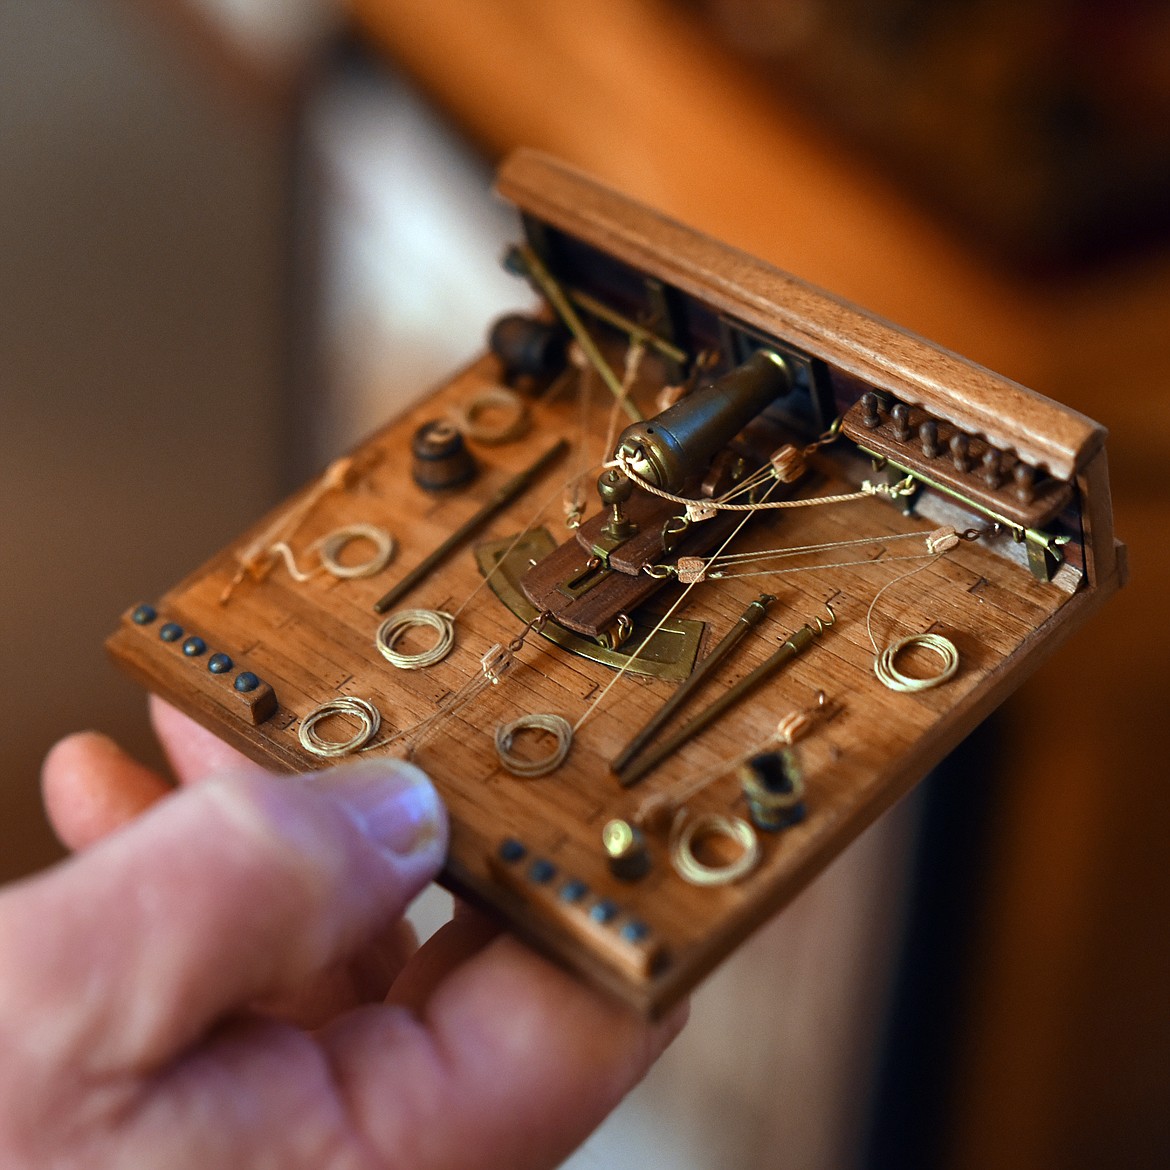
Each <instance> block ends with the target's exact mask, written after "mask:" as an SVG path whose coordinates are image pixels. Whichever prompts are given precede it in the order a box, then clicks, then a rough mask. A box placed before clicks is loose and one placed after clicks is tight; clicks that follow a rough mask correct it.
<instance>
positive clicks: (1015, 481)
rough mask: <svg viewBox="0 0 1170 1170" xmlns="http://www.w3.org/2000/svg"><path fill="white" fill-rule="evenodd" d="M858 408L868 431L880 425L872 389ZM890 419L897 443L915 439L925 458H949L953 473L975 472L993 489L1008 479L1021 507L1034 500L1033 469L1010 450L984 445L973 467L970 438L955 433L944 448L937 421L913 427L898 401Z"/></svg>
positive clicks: (880, 406)
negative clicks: (984, 448) (954, 471)
mask: <svg viewBox="0 0 1170 1170" xmlns="http://www.w3.org/2000/svg"><path fill="white" fill-rule="evenodd" d="M861 409H862V416H861V423H862V426H865V427H868V428H869V429H870V430H875V429H876V428H877V427H879V426H881V424H882V421H883V419H882V414H883V412H884V411H885V407H884V404H883V403H882V400H881V398H880V397H879V396H878V395H877V394H875V393H874V392H873V391H872V390H871V391H867V392H866V393H865V394H863V395H862V396H861ZM889 419H890V424H891V426H892V428H893V431H894V437H895V438H896V439H897V440H898V442H900V443H910V442H912V441H913V439H914V438H915V437H917V439H918V444H919V446H920V447H921V449H922V454H923V456H924V457H925V458H927V459H938V458H941V457H943V456H946V455H949V456H950V459H951V462H952V463H953V465H954V468H955V470H956V471H961V472H972V471H974V472H976V474H978V475H979V477H980V478H981V479H982V480H983V482H984V483H985V484H986V485H987V486H988V487H989V488H991V489H992V490H996V489H998V488H1000V487H1002V486H1003V483H1004V480H1005V479H1006V478H1007V477H1008V476H1010V477H1011V480H1012V490H1013V491H1014V493H1015V496H1016V499H1017V500H1019V501H1020V503H1021V504H1030V503H1031V502H1032V501H1033V499H1034V498H1035V495H1036V469H1035V468H1034V467H1033V466H1032V465H1031V464H1029V463H1024V462H1023V461H1022V460H1020V459H1018V458H1017V457H1016V456H1015V455H1014V454H1013V453H1012V452H1011V451H1000V450H998V449H997V448H995V447H993V446H991V445H990V444H987V449H986V450H985V451H984V452H983V455H982V456H981V458H980V459H979V460H978V468H976V466H975V465H976V460H975V459H974V458H973V457H972V455H971V438H970V436H969V435H966V434H964V433H963V432H962V431H958V430H957V431H955V433H954V434H953V435H951V437H950V439H949V441H948V442H947V443H946V445H945V447H944V445H943V443H942V442H941V440H940V436H939V428H938V422H937V420H936V419H933V418H928V419H926V420H925V421H923V422H921V423H919V425H918V427H917V428H914V427H912V426H911V424H910V407H909V406H907V405H906V404H905V403H904V402H897V403H895V404H894V405H893V406H892V407H890V409H889ZM915 429H917V436H915Z"/></svg>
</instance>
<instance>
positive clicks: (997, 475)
mask: <svg viewBox="0 0 1170 1170" xmlns="http://www.w3.org/2000/svg"><path fill="white" fill-rule="evenodd" d="M983 482H984V483H985V484H987V486H988V487H990V488H997V487H999V485H1000V484H1001V483H1002V482H1003V473H1002V472H1001V471H1000V467H999V452H998V451H997V450H996V449H995V448H994V447H988V448H987V450H986V451H984V452H983Z"/></svg>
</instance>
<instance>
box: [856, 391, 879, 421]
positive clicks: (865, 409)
mask: <svg viewBox="0 0 1170 1170" xmlns="http://www.w3.org/2000/svg"><path fill="white" fill-rule="evenodd" d="M861 409H862V415H861V425H862V426H863V427H868V428H869V429H870V430H871V431H872V430H873V429H874V428H875V427H878V426H881V421H882V416H881V415H880V414H878V396H877V395H876V394H875V393H874V392H873V391H872V390H867V391H866V392H865V393H864V394H863V395H862V396H861Z"/></svg>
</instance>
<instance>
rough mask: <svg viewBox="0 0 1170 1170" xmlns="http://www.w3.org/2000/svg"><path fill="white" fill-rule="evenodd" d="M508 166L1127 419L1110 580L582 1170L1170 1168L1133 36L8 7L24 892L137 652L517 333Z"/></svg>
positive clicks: (14, 676)
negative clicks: (128, 641)
mask: <svg viewBox="0 0 1170 1170" xmlns="http://www.w3.org/2000/svg"><path fill="white" fill-rule="evenodd" d="M520 144H524V145H529V146H536V147H539V148H543V149H546V150H549V151H551V152H553V153H555V154H558V155H560V156H561V157H563V158H565V159H567V160H568V161H570V162H573V163H575V164H577V165H579V166H581V167H583V168H585V169H587V170H589V171H592V172H593V173H595V174H597V175H598V176H600V177H602V178H604V179H606V180H608V181H610V182H611V183H612V184H613V185H615V186H617V187H619V188H620V189H622V190H624V191H626V192H628V193H630V194H632V195H634V196H636V197H639V198H641V199H643V200H644V201H646V202H648V203H650V204H652V205H654V206H657V207H659V208H661V209H662V210H664V211H666V212H667V213H669V214H671V215H673V216H675V217H676V218H679V219H681V220H683V221H685V222H687V223H690V224H692V225H694V226H696V227H698V228H700V229H702V230H704V231H707V232H709V233H710V234H712V235H715V236H717V237H720V238H722V239H725V240H727V241H728V242H730V243H733V244H736V245H738V246H740V247H742V248H744V249H746V250H748V251H750V252H753V253H755V254H757V255H759V256H761V257H763V258H765V259H767V260H769V261H771V262H773V263H775V264H777V265H779V266H780V267H783V268H785V269H788V270H790V271H792V272H794V273H796V274H797V275H799V276H801V277H803V278H805V279H807V280H810V281H812V282H814V283H816V284H819V285H822V286H824V287H826V288H828V289H830V290H831V291H833V292H836V293H838V294H840V295H842V296H845V297H847V298H849V299H851V300H854V301H857V302H858V303H860V304H862V305H863V306H865V307H867V308H869V309H872V310H874V311H876V312H878V313H880V314H882V315H884V316H886V317H889V318H891V319H892V320H894V321H896V322H897V323H899V324H900V325H903V326H905V327H906V328H909V329H912V330H914V331H916V332H918V333H921V334H924V335H925V336H927V337H930V338H931V339H933V340H935V341H938V342H940V343H942V344H943V345H946V346H948V347H950V348H953V349H955V350H958V351H959V352H961V353H963V354H965V355H967V356H969V357H971V358H973V359H975V360H977V361H980V362H982V363H984V364H985V365H988V366H990V367H992V368H993V369H995V370H997V371H999V372H1001V373H1004V374H1007V375H1009V376H1010V377H1013V378H1015V379H1017V380H1019V381H1021V382H1023V383H1025V384H1026V385H1029V386H1032V387H1033V388H1035V389H1037V390H1039V391H1041V392H1043V393H1046V394H1049V395H1051V396H1053V397H1055V398H1057V399H1059V400H1060V401H1062V402H1065V403H1067V404H1069V405H1071V406H1074V407H1076V408H1078V409H1081V410H1083V411H1085V412H1086V413H1088V414H1090V415H1092V416H1093V417H1095V418H1097V419H1099V420H1100V421H1101V422H1103V423H1104V424H1105V425H1106V426H1108V427H1109V428H1110V430H1111V439H1110V444H1109V449H1110V455H1111V461H1112V474H1113V488H1114V505H1115V512H1116V517H1115V520H1116V528H1117V532H1118V534H1119V536H1120V537H1121V538H1122V539H1123V540H1125V541H1126V542H1127V543H1128V545H1129V548H1130V564H1131V571H1132V579H1131V582H1130V584H1129V586H1128V588H1127V590H1126V591H1125V593H1123V594H1122V595H1121V596H1120V597H1119V598H1117V599H1116V600H1115V601H1114V602H1112V603H1111V604H1110V605H1109V606H1108V607H1107V608H1106V609H1105V610H1104V612H1102V613H1101V614H1100V615H1099V616H1098V617H1097V618H1096V619H1095V621H1094V622H1093V623H1092V624H1091V627H1090V628H1089V629H1087V630H1085V631H1083V632H1082V633H1080V634H1079V635H1077V636H1076V637H1075V638H1074V639H1073V640H1071V641H1070V642H1069V643H1068V644H1067V645H1066V646H1065V647H1064V648H1062V649H1061V650H1060V651H1059V652H1058V654H1057V655H1056V656H1055V658H1054V659H1053V660H1052V661H1051V662H1050V663H1049V664H1048V665H1047V666H1046V667H1045V668H1043V669H1042V670H1041V671H1040V673H1039V674H1038V675H1037V676H1036V677H1035V678H1034V679H1033V680H1032V681H1031V682H1030V683H1029V684H1028V685H1027V686H1026V687H1025V688H1024V689H1023V690H1022V691H1021V693H1020V694H1019V695H1018V696H1017V697H1016V698H1015V699H1013V701H1012V702H1011V703H1010V704H1009V705H1008V707H1007V708H1006V710H1005V711H1004V713H1003V714H1002V715H1001V716H999V717H997V719H996V720H995V721H994V725H993V726H990V727H985V728H984V729H982V730H981V731H980V732H979V733H977V735H976V736H975V737H973V739H972V741H971V742H969V743H968V744H967V745H966V747H965V748H964V750H963V751H961V752H960V753H958V754H957V755H956V757H955V758H953V759H952V760H951V761H949V762H948V764H947V765H945V766H944V767H943V768H942V769H940V770H939V772H938V773H937V774H936V775H935V776H933V777H932V778H931V779H930V780H929V781H928V782H927V783H926V784H925V785H924V786H923V787H922V788H921V789H920V790H919V791H918V793H917V794H916V795H915V796H914V797H913V798H911V799H910V800H909V801H906V802H903V804H902V805H901V806H899V807H898V808H896V809H895V810H894V811H893V812H892V813H891V814H889V815H887V816H886V817H885V818H884V819H883V820H882V821H881V822H879V823H878V824H877V825H876V826H874V828H873V829H871V830H870V831H869V832H868V833H867V834H866V835H865V836H864V837H863V838H862V839H861V840H860V841H858V842H857V844H856V845H855V846H854V847H852V848H851V849H850V850H848V851H847V852H846V853H845V854H844V855H843V856H842V857H841V858H840V859H839V860H838V861H837V862H836V863H835V864H834V865H833V866H832V867H831V868H830V869H829V870H828V871H827V872H826V873H825V874H824V875H823V876H822V877H821V878H820V879H818V880H817V881H816V882H815V883H814V884H813V885H812V886H811V887H810V888H809V889H808V890H807V891H806V892H805V893H804V894H803V895H802V896H801V897H800V898H799V899H798V900H797V901H796V902H795V903H794V904H793V905H792V907H791V908H790V909H789V910H787V911H785V912H784V913H783V914H782V915H780V916H779V918H778V919H777V920H776V921H775V922H774V923H773V924H772V925H770V926H769V927H767V928H766V929H765V930H763V931H761V932H760V933H759V934H758V935H757V936H756V938H755V939H753V940H752V942H751V943H749V944H748V946H746V947H745V948H744V949H743V950H742V951H741V952H740V953H739V954H738V955H737V956H736V957H735V958H734V959H733V960H732V961H731V962H730V963H729V964H728V965H727V966H726V967H725V968H724V969H722V970H721V971H720V972H719V973H718V974H717V975H716V976H715V977H714V978H713V979H712V980H711V981H710V982H709V983H708V985H707V986H706V987H704V989H703V990H702V991H701V992H700V993H699V995H698V996H697V998H696V1004H695V1013H694V1017H693V1022H692V1024H691V1027H690V1028H689V1029H688V1031H687V1033H686V1034H684V1037H683V1038H682V1039H681V1040H680V1041H679V1042H678V1043H677V1044H676V1045H675V1047H674V1048H673V1049H672V1050H671V1052H670V1053H668V1055H667V1057H666V1058H665V1059H664V1061H663V1062H661V1064H660V1065H659V1066H658V1068H656V1069H655V1071H654V1072H653V1074H652V1075H651V1077H650V1078H649V1079H648V1080H647V1081H646V1083H645V1084H644V1085H643V1086H642V1087H641V1088H640V1089H639V1090H638V1091H637V1092H636V1093H635V1094H634V1095H633V1096H632V1097H631V1098H630V1100H629V1101H628V1102H627V1103H626V1105H624V1106H623V1107H622V1108H621V1109H620V1110H619V1111H618V1113H616V1114H615V1115H614V1117H613V1118H612V1119H611V1120H610V1121H609V1122H608V1123H607V1125H606V1126H605V1127H603V1129H602V1130H601V1131H600V1132H599V1133H598V1134H597V1135H596V1136H595V1137H594V1138H593V1139H592V1140H591V1141H590V1143H588V1144H587V1145H586V1147H584V1149H583V1150H582V1151H580V1152H579V1153H578V1154H577V1155H575V1156H574V1158H573V1159H572V1160H571V1162H570V1166H571V1167H572V1168H573V1170H583V1168H588V1167H609V1168H615V1170H624V1168H627V1167H629V1168H634V1167H639V1168H644V1167H671V1168H677V1170H691V1168H694V1170H707V1168H714V1170H740V1168H744V1167H800V1168H803V1167H809V1168H819V1167H824V1168H826V1170H827V1168H830V1167H833V1168H837V1167H885V1166H899V1167H916V1166H922V1167H936V1166H937V1167H944V1168H948V1170H949V1168H954V1170H966V1168H981V1167H988V1166H995V1167H997V1168H1011V1167H1021V1168H1023V1167H1029V1168H1032V1167H1038V1166H1043V1167H1081V1166H1110V1167H1153V1166H1162V1165H1167V1164H1170V1004H1168V1002H1167V1001H1168V993H1167V989H1168V987H1170V897H1168V894H1170V872H1168V869H1167V864H1166V860H1165V858H1166V850H1165V844H1164V843H1165V841H1166V838H1167V835H1168V834H1170V783H1168V779H1170V778H1168V776H1167V773H1168V771H1170V770H1168V769H1167V767H1166V766H1165V764H1160V763H1159V760H1160V759H1162V756H1163V754H1164V753H1165V751H1166V747H1165V745H1164V744H1163V742H1162V740H1161V732H1160V730H1159V729H1160V728H1161V729H1164V727H1165V723H1164V720H1165V719H1166V711H1167V700H1168V699H1170V688H1168V686H1167V683H1166V676H1167V669H1168V663H1170V621H1168V620H1167V615H1166V598H1167V589H1166V581H1167V580H1168V579H1170V554H1168V552H1167V548H1166V538H1165V532H1166V530H1167V522H1168V521H1170V487H1168V482H1167V478H1166V474H1165V466H1166V456H1167V452H1170V395H1168V387H1170V246H1168V236H1167V229H1168V227H1170V7H1168V6H1167V5H1166V4H1164V3H1157V2H1154V0H1125V2H1124V3H1106V2H1104V0H1095V2H1094V0H674V2H670V0H592V2H591V3H589V4H578V5H570V4H568V3H564V2H563V0H429V2H428V3H426V4H414V3H409V2H407V0H348V3H341V2H338V3H334V4H328V3H325V2H324V0H279V2H277V0H168V2H165V3H164V2H162V0H156V2H155V3H152V4H148V3H141V2H139V3H136V2H134V0H0V436H2V438H3V447H2V449H0V450H2V453H0V492H2V496H0V498H2V499H3V503H2V504H0V555H2V557H3V572H2V573H0V655H2V658H0V698H2V702H3V711H4V729H5V736H6V741H7V747H8V764H7V767H6V769H5V772H4V778H3V783H2V784H0V876H2V877H4V878H16V877H19V876H20V875H23V874H26V873H29V872H31V871H33V870H35V869H36V868H38V867H40V866H42V865H45V864H47V863H49V862H50V861H51V860H53V859H54V858H55V857H57V856H58V855H59V850H58V849H57V847H56V846H55V844H54V843H53V840H52V835H51V833H50V832H49V830H48V828H47V826H46V825H45V823H44V819H43V814H42V812H41V809H40V805H39V798H38V794H37V772H38V768H39V762H40V759H41V758H42V756H43V754H44V752H45V750H46V749H47V747H48V746H49V744H51V743H52V742H53V740H54V739H55V738H57V737H58V736H60V735H61V734H63V733H65V732H67V731H70V730H74V729H78V728H82V727H87V726H89V727H98V728H100V729H102V730H105V731H107V732H110V733H111V734H114V735H116V736H118V737H119V738H120V739H122V740H123V741H124V742H126V743H128V744H129V745H130V746H132V747H133V748H134V749H135V750H136V751H139V752H140V753H142V754H143V755H146V756H148V757H150V756H151V755H152V753H153V751H154V749H153V748H152V747H151V744H150V740H149V735H148V733H147V730H146V726H145V718H144V711H143V703H142V699H141V696H140V694H139V693H138V691H137V689H136V688H135V687H133V686H131V685H130V684H129V683H127V682H125V681H123V680H122V679H121V677H120V676H119V675H118V674H117V673H116V672H115V671H114V670H113V668H112V667H110V666H109V665H108V664H107V663H106V662H105V660H104V657H103V654H102V651H101V642H102V639H103V637H104V636H105V634H106V633H108V632H109V630H111V629H112V628H113V626H114V624H115V622H116V620H117V617H118V615H119V613H120V612H121V611H122V610H123V609H124V608H125V607H126V606H128V605H129V604H131V603H133V602H135V601H137V600H139V599H142V598H150V597H153V596H155V595H156V594H158V593H159V592H161V591H162V590H163V589H164V588H165V587H166V586H168V585H169V584H171V583H173V582H174V581H175V580H176V579H177V578H178V577H179V576H181V575H182V574H184V573H186V572H187V571H189V570H190V569H192V568H193V567H195V566H196V565H198V564H199V563H200V562H201V561H202V560H203V559H204V558H205V557H206V556H207V555H208V554H210V553H211V552H212V551H214V550H215V549H217V548H218V547H219V546H220V545H222V544H223V543H225V542H226V541H228V540H229V539H231V538H232V537H233V536H234V535H236V534H237V533H238V532H239V531H240V530H241V529H242V528H243V527H244V526H245V525H246V524H248V523H250V522H251V521H252V520H253V519H255V518H256V517H257V516H258V515H259V514H260V513H262V512H263V511H264V510H265V509H266V508H268V507H269V506H271V504H273V503H274V502H275V501H276V500H277V499H279V498H280V496H281V495H283V494H284V493H285V492H287V491H288V490H289V489H291V488H292V487H293V486H295V485H296V484H297V483H299V482H300V481H302V480H303V479H304V478H306V477H307V476H308V475H310V474H312V473H313V472H314V471H316V470H318V469H319V468H320V467H321V466H322V465H323V464H324V463H325V462H326V461H327V460H328V459H329V458H331V457H332V456H334V455H335V454H337V453H339V452H340V451H341V450H343V449H345V447H347V446H348V445H349V444H350V443H352V442H353V441H355V440H356V439H357V438H359V437H360V436H361V434H362V433H363V432H364V431H366V430H368V429H370V428H372V427H373V426H375V425H377V424H379V423H380V422H382V421H383V420H385V419H386V418H388V417H389V416H391V415H393V414H394V413H396V412H398V411H399V410H400V409H402V407H403V406H404V405H405V404H406V403H407V402H409V401H410V399H411V398H412V397H415V396H417V395H419V394H421V393H424V392H425V391H426V389H427V388H428V387H429V386H430V385H432V384H434V383H435V382H436V381H437V380H438V379H440V378H441V377H442V376H443V375H444V374H445V373H446V372H448V371H450V370H451V369H452V368H453V367H455V366H456V365H458V364H459V363H460V362H462V361H463V360H465V359H466V358H468V357H470V356H471V355H472V354H473V353H475V352H476V351H477V350H478V349H479V348H481V346H482V344H483V337H484V333H485V329H486V327H487V326H488V324H489V323H490V321H491V320H492V319H493V318H494V317H495V316H497V315H498V314H500V313H501V312H503V311H505V310H507V309H509V308H511V307H513V306H515V305H517V304H523V303H525V301H526V295H525V290H524V289H523V288H521V287H518V286H517V284H516V283H515V282H514V281H512V280H511V279H510V278H508V277H506V276H505V275H504V274H503V273H502V272H501V271H500V269H499V264H498V257H499V254H500V251H501V249H502V247H503V245H504V244H505V243H506V242H507V241H509V240H510V239H511V238H512V237H513V235H514V232H515V225H514V223H513V220H512V217H511V215H510V213H509V212H508V210H507V208H505V207H502V206H501V205H499V204H497V203H496V202H494V201H493V199H492V198H491V196H490V194H489V189H490V182H491V173H492V168H493V166H494V164H495V162H496V161H498V159H499V157H500V156H501V155H502V154H503V153H504V152H505V151H506V150H508V149H509V148H511V147H512V146H515V145H520ZM442 912H443V902H442V899H441V898H438V897H434V896H432V897H430V898H429V899H428V900H427V902H426V904H425V905H424V906H423V908H422V909H421V911H420V914H421V916H422V919H423V920H424V921H429V920H433V919H434V917H435V916H437V915H441V913H442Z"/></svg>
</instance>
